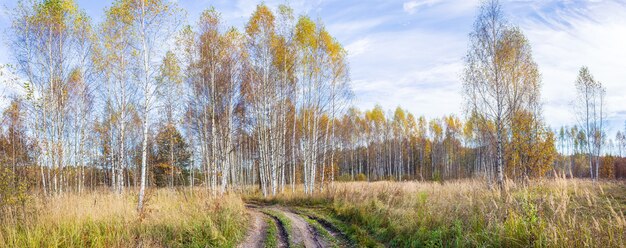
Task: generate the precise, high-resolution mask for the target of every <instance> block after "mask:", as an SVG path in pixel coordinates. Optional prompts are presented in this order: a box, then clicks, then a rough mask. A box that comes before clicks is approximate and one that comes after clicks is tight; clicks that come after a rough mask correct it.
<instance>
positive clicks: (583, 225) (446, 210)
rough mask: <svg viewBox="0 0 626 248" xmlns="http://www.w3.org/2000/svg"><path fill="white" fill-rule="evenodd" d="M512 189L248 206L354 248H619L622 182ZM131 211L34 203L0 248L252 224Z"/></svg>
mask: <svg viewBox="0 0 626 248" xmlns="http://www.w3.org/2000/svg"><path fill="white" fill-rule="evenodd" d="M508 185H509V186H508V187H509V188H508V190H507V192H508V193H507V194H506V195H505V196H502V194H501V193H500V192H498V191H496V190H490V189H489V188H488V187H487V186H486V185H485V184H484V183H483V182H481V181H474V180H463V181H450V182H444V183H437V182H375V183H365V182H349V183H335V186H334V187H327V189H326V190H324V191H323V192H320V193H316V194H313V195H305V194H303V193H301V191H298V192H295V193H291V192H286V193H283V194H280V195H278V196H276V197H271V198H262V197H259V196H258V195H247V196H244V199H245V200H246V201H259V202H264V203H270V204H279V205H282V206H285V207H289V208H291V209H296V210H297V211H298V212H300V213H303V215H305V216H311V218H309V219H307V218H305V219H307V221H309V223H310V224H311V225H312V226H313V227H315V228H316V229H317V230H318V232H319V233H320V234H322V235H325V234H326V235H325V236H326V238H329V237H328V236H329V234H328V233H327V232H326V230H324V228H325V227H326V226H328V225H327V224H330V225H332V226H333V227H334V228H335V229H337V230H339V231H340V232H341V233H342V234H343V235H345V236H346V237H347V238H348V239H349V241H350V242H351V244H352V245H354V246H356V247H380V246H387V247H441V246H444V247H477V246H478V247H587V246H589V247H624V246H625V245H624V244H626V218H625V217H624V215H626V183H625V182H623V181H622V182H619V181H603V182H597V183H593V182H591V181H587V180H577V179H573V180H568V179H555V180H535V181H531V182H529V183H528V184H525V185H521V184H520V185H518V184H515V183H513V182H510V183H509V184H508ZM18 206H19V207H18ZM135 206H136V195H135V194H133V193H132V192H129V193H126V194H123V195H116V194H112V193H109V192H108V191H107V192H91V193H86V194H81V195H78V194H71V193H66V194H64V195H62V196H58V197H48V198H39V197H31V198H30V199H29V200H28V201H26V202H24V203H23V204H21V205H12V206H11V208H13V209H8V210H7V209H2V211H3V213H2V215H1V216H2V218H1V219H0V247H140V246H141V247H207V246H208V247H233V246H235V245H236V244H237V243H238V242H239V241H240V240H241V239H242V238H243V237H244V235H245V232H246V230H247V229H248V228H246V227H247V225H248V224H249V220H248V218H249V217H248V215H247V214H246V208H245V206H244V201H243V200H242V198H241V197H240V196H238V195H224V196H220V197H218V198H213V197H211V196H210V195H208V194H207V193H205V192H203V191H197V192H194V194H193V195H191V194H189V192H188V191H176V190H167V189H161V190H156V191H154V192H152V193H151V194H149V198H148V202H147V207H146V211H145V214H144V215H143V216H139V215H138V214H137V212H136V210H135ZM266 213H267V214H269V215H272V216H274V217H276V219H278V221H280V223H282V225H283V226H284V228H285V230H286V232H287V235H288V242H290V243H291V239H292V237H293V235H292V233H291V232H292V228H291V223H290V221H289V219H288V218H287V216H285V215H284V214H282V213H281V212H280V211H271V210H268V211H267V212H266ZM317 220H320V221H323V222H318V221H317ZM266 221H268V224H269V225H268V239H267V240H265V242H266V246H267V247H275V246H277V245H278V244H277V243H278V240H276V238H277V237H278V233H279V231H280V230H279V229H278V228H279V227H278V226H277V225H276V224H275V223H274V221H273V220H271V219H270V218H267V219H266ZM320 223H323V224H324V225H325V226H321V225H320ZM292 245H293V244H292ZM339 246H341V245H339Z"/></svg>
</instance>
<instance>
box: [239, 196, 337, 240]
mask: <svg viewBox="0 0 626 248" xmlns="http://www.w3.org/2000/svg"><path fill="white" fill-rule="evenodd" d="M247 208H248V212H249V214H250V217H251V218H250V226H249V230H248V233H247V236H246V238H245V239H244V241H243V242H242V243H241V244H240V245H239V246H238V247H242V248H244V247H245V248H248V247H306V248H322V247H339V246H341V247H344V246H349V245H347V244H348V242H347V240H346V239H345V238H344V237H343V236H342V234H340V233H338V231H337V230H336V229H335V228H333V227H332V226H330V224H329V223H325V222H323V221H320V220H319V219H316V218H315V217H312V216H310V215H307V214H304V213H300V212H297V211H294V210H293V209H289V208H286V207H282V206H260V205H254V204H250V205H247ZM270 225H274V226H275V227H272V226H270ZM272 230H275V231H272Z"/></svg>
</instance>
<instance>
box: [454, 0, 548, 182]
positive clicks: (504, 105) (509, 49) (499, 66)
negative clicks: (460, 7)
mask: <svg viewBox="0 0 626 248" xmlns="http://www.w3.org/2000/svg"><path fill="white" fill-rule="evenodd" d="M539 82H540V79H539V72H538V69H537V65H536V63H535V62H534V60H533V57H532V53H531V48H530V44H529V43H528V40H527V39H526V38H525V36H524V35H523V34H522V32H521V30H520V29H519V28H517V27H514V26H512V25H510V24H509V23H508V22H507V20H506V18H505V17H504V13H503V12H502V7H501V5H500V3H499V2H498V1H497V0H490V1H487V2H485V3H484V4H483V5H482V6H481V7H480V12H479V14H478V17H477V19H476V22H475V23H474V29H473V31H472V32H471V33H470V48H469V51H468V54H467V56H466V58H465V71H464V76H463V89H464V95H465V99H466V102H467V108H468V111H469V113H472V112H474V111H475V112H476V113H478V114H479V115H481V118H484V119H486V120H489V121H492V122H493V123H494V124H495V127H496V130H495V131H496V132H495V141H496V144H495V150H496V163H495V175H496V180H497V183H498V186H499V188H500V189H501V190H504V189H505V188H504V174H503V172H504V165H505V161H504V159H505V156H506V154H504V153H505V148H504V145H505V142H506V139H507V135H506V133H505V131H506V129H507V128H508V127H510V123H511V118H512V117H513V116H514V115H515V114H516V113H517V112H518V111H521V110H523V109H529V108H531V107H532V106H533V105H534V104H536V103H537V102H538V100H539V99H538V85H539Z"/></svg>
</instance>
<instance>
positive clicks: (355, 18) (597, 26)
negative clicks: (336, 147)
mask: <svg viewBox="0 0 626 248" xmlns="http://www.w3.org/2000/svg"><path fill="white" fill-rule="evenodd" d="M15 1H16V0H0V5H2V6H3V7H4V6H6V7H8V9H11V7H13V6H15ZM170 1H174V2H177V4H178V5H180V7H182V8H183V9H185V10H186V11H187V18H186V19H187V22H188V23H190V24H194V23H196V21H197V19H198V16H199V14H200V13H201V12H202V11H203V10H205V9H207V8H210V7H211V6H213V7H215V8H216V9H217V10H218V11H220V12H221V13H222V17H223V19H224V23H225V24H226V25H228V26H234V27H237V28H239V29H242V28H243V27H244V24H245V22H246V21H247V20H248V18H249V16H250V15H251V13H252V12H253V11H254V9H255V8H256V5H257V4H258V3H259V2H260V1H249V0H193V1H191V0H170ZM77 2H78V5H79V6H80V8H82V9H84V10H85V11H86V12H87V14H88V15H89V16H91V17H92V18H93V21H94V22H95V23H98V22H100V21H101V20H102V14H103V10H104V8H106V7H107V6H109V5H110V1H104V0H98V1H94V0H77ZM264 3H265V4H267V5H268V6H270V7H271V8H274V9H275V8H276V6H278V5H279V4H284V3H287V4H289V5H290V6H291V7H292V8H294V10H295V13H296V14H299V15H308V16H310V17H312V18H313V19H316V20H319V21H321V22H322V23H323V24H324V25H325V26H326V28H327V29H328V30H329V32H330V33H331V34H332V35H333V36H334V37H335V38H336V39H337V40H338V41H339V42H340V43H341V44H343V45H344V47H345V48H346V49H347V51H348V54H349V55H348V59H349V64H350V75H351V80H352V90H353V92H354V96H355V97H354V99H353V104H354V105H356V106H357V107H359V108H361V109H369V108H372V107H373V106H375V105H376V104H380V105H381V106H382V107H383V108H384V109H395V108H396V107H397V106H401V107H402V108H405V109H407V110H409V111H410V112H412V113H414V114H415V115H418V116H419V115H424V116H426V117H427V118H436V117H441V116H443V115H449V114H455V115H457V116H461V117H462V116H463V113H462V110H463V100H462V92H461V90H462V82H461V79H460V77H461V73H462V71H463V67H464V64H463V57H464V56H465V54H466V53H467V48H468V34H469V33H470V32H471V29H472V26H473V23H474V19H475V18H476V15H477V12H478V6H479V4H480V1H477V0H395V1H393V0H380V1H378V0H367V1H366V0H335V1H331V0H291V1H285V0H278V1H275V0H265V1H264ZM502 5H503V9H504V12H505V14H506V16H507V18H508V19H509V22H510V23H512V24H514V25H517V26H519V27H520V28H521V30H522V31H523V33H524V34H525V35H526V37H527V38H528V40H529V41H530V44H531V46H532V50H533V56H534V58H535V60H536V62H537V64H538V65H539V70H540V72H541V75H542V102H543V109H544V119H545V121H546V122H547V124H548V125H550V126H551V127H552V128H558V127H560V126H562V125H572V124H576V118H575V117H574V114H573V107H572V102H573V100H574V99H575V88H574V81H575V80H576V76H577V73H578V70H579V69H580V67H581V66H588V67H589V70H590V71H591V73H592V74H593V75H594V77H595V78H596V80H599V81H600V82H601V83H603V84H604V86H605V87H606V89H607V98H606V100H607V102H606V106H607V108H608V111H607V112H608V114H607V119H608V121H609V128H608V129H609V130H608V132H609V133H610V134H614V133H615V132H616V131H617V130H623V129H624V128H626V127H625V123H624V121H625V120H626V0H613V1H602V0H588V1H576V0H502ZM9 16H10V11H8V12H7V11H2V12H0V29H1V30H2V31H3V32H2V33H0V35H3V34H6V33H8V32H6V31H5V30H6V29H7V28H8V27H9V25H10V18H9ZM5 40H6V39H5V37H2V44H0V64H4V63H11V60H10V58H11V55H10V52H9V51H8V49H7V47H6V42H5Z"/></svg>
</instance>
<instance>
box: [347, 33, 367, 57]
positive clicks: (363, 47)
mask: <svg viewBox="0 0 626 248" xmlns="http://www.w3.org/2000/svg"><path fill="white" fill-rule="evenodd" d="M369 43H370V41H369V40H368V39H367V38H363V39H360V40H357V41H355V42H353V43H351V44H349V45H347V46H346V50H347V51H348V56H350V57H354V56H357V55H359V54H362V53H364V52H366V51H367V49H368V46H369Z"/></svg>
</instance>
